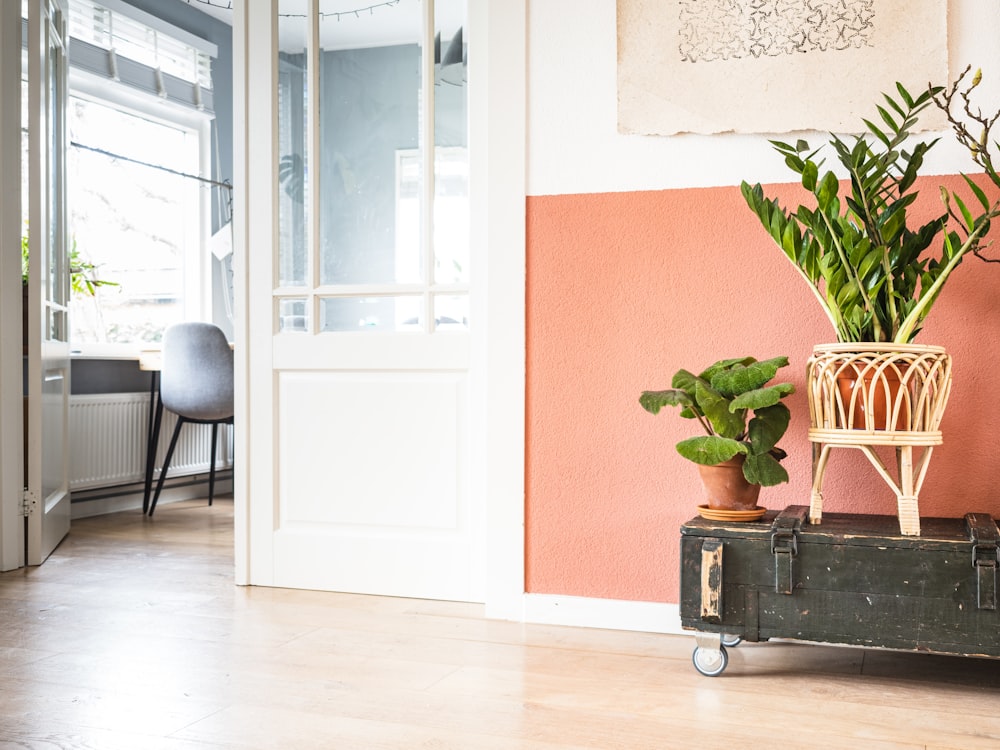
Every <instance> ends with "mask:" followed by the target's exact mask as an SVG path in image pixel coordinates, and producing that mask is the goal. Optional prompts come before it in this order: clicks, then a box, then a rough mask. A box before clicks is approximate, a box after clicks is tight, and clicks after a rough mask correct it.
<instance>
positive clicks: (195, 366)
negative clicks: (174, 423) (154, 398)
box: [160, 323, 234, 421]
mask: <svg viewBox="0 0 1000 750" xmlns="http://www.w3.org/2000/svg"><path fill="white" fill-rule="evenodd" d="M160 398H161V399H162V400H163V406H164V408H166V409H169V410H170V411H172V412H174V413H175V414H179V415H181V416H182V417H187V418H188V419H201V420H209V421H211V420H223V419H229V418H230V417H232V416H233V411H234V410H233V350H232V349H231V348H230V347H229V342H228V341H226V334H224V333H223V332H222V329H221V328H219V327H218V326H214V325H212V324H211V323H178V324H177V325H173V326H171V327H170V328H168V329H167V331H166V333H164V335H163V370H162V371H161V373H160Z"/></svg>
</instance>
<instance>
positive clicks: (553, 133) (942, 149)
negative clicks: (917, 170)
mask: <svg viewBox="0 0 1000 750" xmlns="http://www.w3.org/2000/svg"><path fill="white" fill-rule="evenodd" d="M942 2H944V0H942ZM998 38H1000V2H996V0H952V1H951V3H950V10H949V50H950V60H951V62H950V66H951V69H952V75H955V74H956V73H957V72H960V71H961V70H962V69H963V68H964V67H965V66H966V65H967V64H972V66H973V67H974V68H976V67H981V68H982V69H983V73H984V82H983V84H982V87H981V90H982V95H983V100H984V101H989V102H996V103H997V105H996V108H1000V45H998V44H997V39H998ZM919 44H920V42H919V40H915V41H914V45H915V46H919ZM858 75H864V72H863V71H859V72H858ZM616 76H617V27H616V2H615V0H587V2H585V3H581V2H579V0H534V2H529V6H528V194H529V195H555V194H563V193H595V192H618V191H625V190H660V189H666V188H680V187H708V186H716V185H738V184H739V183H740V181H741V180H743V179H748V180H751V181H753V182H758V181H759V182H763V183H767V182H788V181H790V179H791V173H790V172H789V171H788V169H787V168H786V167H785V166H784V164H783V162H782V161H781V159H780V158H779V157H778V156H777V155H776V154H775V153H774V152H773V151H772V150H771V147H770V145H769V144H768V143H767V136H764V135H759V136H758V135H736V134H725V135H712V136H700V135H690V134H687V135H680V136H671V137H658V136H632V135H619V134H618V132H617V83H616ZM899 78H901V79H902V78H905V70H904V69H902V65H901V70H900V74H899ZM894 83H895V81H888V82H887V83H886V90H889V89H890V88H891V87H892V86H893V84H894ZM935 83H940V82H935ZM874 105H875V102H872V109H871V111H870V112H863V113H859V117H861V116H864V117H870V116H871V115H872V113H873V112H874ZM734 106H753V103H752V102H747V103H734ZM771 137H774V136H771ZM793 137H794V136H793ZM803 137H805V138H806V139H807V140H810V141H811V142H814V145H818V144H819V143H821V142H822V141H823V140H824V137H823V135H821V134H816V133H813V134H803ZM782 139H783V140H787V139H788V136H787V135H783V136H782ZM973 166H974V165H973V164H972V162H971V161H970V160H969V158H968V156H967V155H966V154H965V153H963V152H962V150H961V149H960V148H959V147H958V146H957V145H956V144H955V142H954V139H953V138H951V137H950V135H948V134H946V137H945V138H942V141H941V143H939V144H938V145H937V146H936V147H935V148H934V149H933V150H932V151H931V154H930V156H929V157H928V159H927V161H926V164H925V167H924V170H923V173H924V174H953V173H955V172H959V171H962V170H971V169H972V167H973Z"/></svg>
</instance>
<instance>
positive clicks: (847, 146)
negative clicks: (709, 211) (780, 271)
mask: <svg viewBox="0 0 1000 750" xmlns="http://www.w3.org/2000/svg"><path fill="white" fill-rule="evenodd" d="M896 91H897V93H898V98H894V97H892V96H890V95H888V94H884V95H883V96H884V98H885V103H886V106H878V107H877V110H878V115H879V120H880V122H881V124H878V125H877V124H876V123H875V122H873V121H872V120H867V119H866V120H864V124H865V127H866V128H867V132H866V133H864V134H862V135H859V136H855V137H854V138H853V140H852V141H848V140H844V139H842V138H840V137H838V136H837V135H832V136H831V139H830V141H829V145H830V146H831V147H832V149H833V153H834V154H835V155H836V158H837V161H838V162H839V163H840V166H841V167H842V169H843V171H844V172H845V173H846V174H847V176H848V178H849V189H848V190H846V191H844V192H843V193H842V192H841V183H840V180H839V179H838V177H837V175H836V174H834V172H833V171H832V170H824V169H823V164H824V159H822V158H818V154H819V152H820V151H821V148H819V149H815V150H813V149H812V147H811V146H810V145H809V143H808V142H806V141H804V140H799V141H797V142H796V143H795V145H791V144H788V143H783V142H781V141H771V144H772V145H773V146H774V148H775V150H776V151H777V152H778V153H779V154H781V155H782V156H783V157H784V159H785V164H786V165H787V166H788V167H789V169H791V170H792V171H793V172H795V173H796V174H797V175H799V177H800V179H801V183H802V187H803V188H804V189H805V190H806V191H807V192H808V193H810V194H811V196H812V201H810V204H809V205H800V206H798V207H797V208H795V209H794V210H788V209H785V208H783V207H782V206H780V205H779V204H778V201H777V200H775V199H772V198H767V197H765V196H764V192H763V189H762V188H761V186H760V184H756V185H753V186H751V185H750V184H748V183H747V182H745V181H744V182H743V183H742V192H743V197H744V199H745V200H746V202H747V204H748V205H749V206H750V208H751V209H752V210H753V212H754V213H755V214H756V215H757V217H758V218H759V219H760V222H761V224H763V226H764V228H765V229H766V230H767V232H768V233H769V234H770V235H771V238H772V239H773V240H774V242H775V243H776V244H777V245H778V247H779V248H781V250H782V251H783V252H784V254H785V255H786V256H787V257H788V259H789V260H790V261H791V262H792V264H793V265H794V266H795V268H796V269H797V270H798V272H799V274H800V275H801V276H802V278H803V279H805V281H806V283H807V284H808V285H809V287H810V289H811V290H812V292H813V294H814V295H815V296H816V299H817V300H818V301H819V303H820V305H821V306H822V308H823V310H824V312H825V313H826V315H827V317H828V318H829V320H830V323H831V324H832V325H833V328H834V330H835V331H836V334H837V338H838V340H839V341H841V342H860V341H866V342H867V341H871V342H895V343H899V344H906V343H909V342H910V341H912V340H913V337H914V336H916V335H917V333H918V332H919V331H920V328H921V327H922V325H923V323H924V320H925V319H926V317H927V315H928V313H929V312H930V311H931V308H932V306H933V304H934V302H935V300H936V299H937V298H938V295H939V294H940V293H941V289H942V287H943V286H944V284H945V282H946V281H947V280H948V278H949V276H950V275H951V273H952V272H953V271H954V270H955V268H957V267H958V265H959V264H960V263H961V262H962V259H963V258H964V256H965V255H966V253H967V252H968V251H969V250H970V249H975V248H976V247H977V245H978V242H979V240H980V238H981V237H982V235H983V234H984V233H985V232H986V231H987V230H988V228H989V221H988V220H984V219H982V217H981V218H980V219H973V218H972V214H971V212H970V211H969V210H968V209H967V208H966V206H965V205H964V204H963V203H962V200H961V199H960V198H959V197H958V196H957V195H954V194H950V193H948V192H947V191H945V190H944V189H942V197H943V199H944V202H945V209H944V210H943V211H942V213H941V214H940V215H939V216H936V217H934V218H933V219H931V220H930V221H928V222H926V223H924V224H922V225H920V226H917V227H915V228H911V227H910V225H909V218H910V217H909V216H908V214H907V210H908V209H909V208H910V207H911V206H912V204H913V202H914V201H915V200H916V198H917V195H918V191H917V190H916V189H915V184H916V180H917V174H918V172H919V170H920V168H921V166H922V164H923V160H924V156H925V155H926V154H927V152H928V151H929V150H930V149H931V148H932V147H933V146H934V144H935V143H936V142H937V139H935V140H933V141H931V142H930V143H927V142H918V143H916V144H914V145H913V146H912V147H908V145H907V144H908V139H909V138H910V135H911V133H912V131H913V130H914V127H915V125H916V124H917V120H918V116H919V114H920V112H921V111H922V110H924V109H925V108H926V107H928V106H929V105H931V104H932V103H933V102H934V97H936V96H938V95H939V94H940V93H941V92H942V89H941V88H940V87H929V88H928V90H926V91H924V92H923V93H922V94H920V95H919V96H916V97H914V96H912V95H911V94H910V93H909V92H908V91H907V90H906V89H905V88H904V87H903V86H902V84H899V83H897V84H896ZM966 180H967V182H968V184H969V186H970V187H971V189H972V191H973V193H974V194H975V195H976V197H977V199H978V200H979V202H980V203H982V204H983V205H984V208H987V207H988V203H987V202H986V198H985V196H984V195H983V193H982V190H980V189H979V188H978V187H977V186H976V185H975V184H974V183H973V182H972V181H971V180H968V178H966ZM952 204H954V205H952ZM955 207H957V209H958V210H957V211H956V210H955ZM949 216H951V217H952V218H956V217H957V218H958V219H960V220H961V222H960V223H961V226H960V227H959V228H960V229H961V233H960V232H959V231H948V222H949ZM935 242H937V243H939V244H940V253H939V254H938V255H937V256H936V257H930V255H927V254H925V251H927V249H928V248H930V247H931V245H933V244H935Z"/></svg>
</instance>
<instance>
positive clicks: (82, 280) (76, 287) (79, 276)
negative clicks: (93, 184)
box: [21, 227, 118, 352]
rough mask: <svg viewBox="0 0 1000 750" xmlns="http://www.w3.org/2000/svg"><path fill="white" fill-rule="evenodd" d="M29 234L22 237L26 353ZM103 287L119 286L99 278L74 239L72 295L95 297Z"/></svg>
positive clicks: (22, 291)
mask: <svg viewBox="0 0 1000 750" xmlns="http://www.w3.org/2000/svg"><path fill="white" fill-rule="evenodd" d="M28 248H29V241H28V233H27V227H25V233H24V234H22V235H21V296H22V299H23V302H22V309H21V325H22V329H23V330H22V341H23V345H24V351H25V352H27V350H28V258H29V254H28ZM102 286H118V282H117V281H108V280H107V279H100V278H98V277H97V266H96V265H95V264H94V263H91V262H90V261H88V260H85V259H84V257H83V255H82V254H81V252H80V251H79V249H77V246H76V239H75V238H74V239H73V245H72V249H71V250H70V253H69V287H70V293H71V294H80V295H86V296H89V297H94V296H96V295H97V290H98V288H99V287H102Z"/></svg>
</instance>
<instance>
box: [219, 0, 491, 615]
mask: <svg viewBox="0 0 1000 750" xmlns="http://www.w3.org/2000/svg"><path fill="white" fill-rule="evenodd" d="M341 10H343V5H342V3H337V2H334V1H333V0H330V1H329V2H328V1H327V0H312V1H311V2H306V1H305V0H301V1H296V0H280V1H279V2H275V3H267V2H261V3H257V2H253V3H246V4H245V6H244V9H243V13H244V14H245V19H244V20H245V23H246V27H245V29H244V31H245V36H244V37H243V39H242V44H244V45H245V46H244V47H243V54H244V55H245V60H244V61H243V63H242V64H243V65H244V69H245V76H246V78H245V81H244V84H243V86H242V87H240V92H241V93H242V95H243V96H245V107H246V111H245V115H246V123H247V126H246V132H245V141H242V144H241V147H242V149H243V151H242V152H241V153H237V162H239V161H240V160H244V162H245V164H246V170H247V171H246V174H245V175H243V179H244V180H245V185H246V193H245V195H246V196H247V203H246V205H245V214H244V221H243V222H241V223H240V229H239V230H238V231H239V232H241V233H242V232H244V231H245V235H244V236H243V237H238V238H237V242H238V243H240V242H242V243H245V246H246V253H247V255H246V268H245V274H246V293H247V295H248V305H247V306H246V310H247V314H248V318H247V327H246V342H247V347H248V350H247V351H246V352H244V353H243V357H244V358H245V359H244V360H243V361H244V362H245V363H246V368H247V369H246V374H247V392H246V394H245V398H246V403H247V404H248V411H247V413H246V422H245V423H244V424H243V425H242V428H243V429H245V430H246V433H245V435H246V438H245V442H244V443H243V445H245V447H246V451H247V454H246V456H245V457H244V460H245V462H246V467H247V468H246V471H247V474H246V477H247V484H246V488H245V491H246V492H247V493H248V494H249V523H248V527H247V529H246V533H247V543H248V544H249V547H250V554H249V570H248V571H247V580H248V582H249V583H254V584H264V585H276V586H291V587H302V588H315V589H326V590H338V591H352V592H364V593H375V594H390V595H401V596H413V597H428V598H438V599H455V600H465V601H483V599H484V597H485V587H486V582H485V573H484V570H485V555H486V550H485V547H486V545H485V543H484V539H485V536H484V507H485V496H484V494H483V493H482V492H481V491H479V490H480V485H479V483H478V482H477V481H475V480H474V478H473V476H472V466H473V463H474V461H475V460H476V457H477V455H479V454H480V452H481V451H482V450H483V441H484V437H485V431H484V430H483V429H481V427H482V425H481V422H480V421H477V420H480V419H481V417H480V416H478V415H480V410H478V409H476V408H475V402H474V396H475V394H477V393H481V392H482V388H483V387H484V386H483V384H482V383H480V382H478V379H480V378H482V376H483V372H482V370H480V369H477V367H476V366H475V352H476V351H477V347H479V346H480V344H479V343H478V341H479V340H482V339H483V338H484V337H485V335H486V330H487V326H486V320H485V318H480V319H477V318H476V316H475V315H474V314H473V312H472V311H473V310H478V309H479V307H477V306H476V303H475V297H476V294H477V293H478V289H477V287H476V284H475V283H474V281H473V280H474V279H475V278H476V268H477V264H481V263H483V262H484V255H483V252H484V248H482V247H479V248H476V247H474V246H473V241H472V233H471V231H470V223H469V215H470V191H469V142H468V109H467V91H468V76H467V70H468V56H470V55H474V54H475V52H474V51H472V52H470V51H469V49H470V48H469V46H468V44H467V43H466V41H465V37H464V33H465V28H464V27H465V26H466V21H467V18H466V9H465V0H423V1H422V2H403V3H399V4H396V5H388V4H385V5H381V6H378V7H375V8H373V9H372V10H371V12H366V13H363V14H354V13H349V14H347V13H344V14H342V13H340V12H339V11H341ZM239 18H240V16H239V14H237V19H238V21H237V26H238V27H239V26H241V22H240V21H239ZM435 38H437V39H438V40H439V41H438V43H437V44H435ZM236 47H237V54H238V57H239V54H240V47H241V43H240V42H237V45H236ZM236 65H237V68H239V66H240V65H241V62H240V61H239V59H238V60H237V63H236ZM246 81H249V84H247V83H246ZM237 143H238V144H240V143H241V140H240V139H237ZM238 147H239V146H238ZM239 180H240V175H237V182H239ZM238 211H239V206H238ZM244 228H245V229H244ZM238 356H240V354H239V353H238ZM238 429H240V425H239V424H238ZM239 461H240V457H239V454H238V455H237V463H238V464H239ZM238 494H239V493H238Z"/></svg>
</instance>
